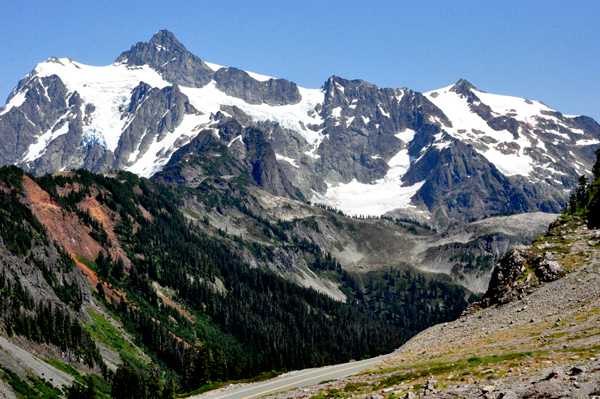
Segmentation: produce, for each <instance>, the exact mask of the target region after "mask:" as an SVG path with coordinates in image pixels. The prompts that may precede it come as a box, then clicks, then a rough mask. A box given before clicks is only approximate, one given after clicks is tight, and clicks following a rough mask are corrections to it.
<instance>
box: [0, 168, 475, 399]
mask: <svg viewBox="0 0 600 399" xmlns="http://www.w3.org/2000/svg"><path fill="white" fill-rule="evenodd" d="M213 183H214V182H213ZM229 184H235V183H229ZM0 189H1V190H0V201H1V204H2V206H1V207H0V217H1V220H0V222H1V227H2V228H1V232H2V233H1V234H2V264H1V268H2V270H1V273H2V274H1V275H0V286H1V288H2V308H1V322H2V328H3V331H4V333H6V334H7V335H9V336H11V335H13V336H18V337H24V338H27V339H29V340H31V341H35V342H38V343H43V344H47V345H53V346H56V347H59V348H61V349H62V350H63V351H68V352H69V353H73V356H71V358H72V359H71V360H72V362H71V363H70V364H71V365H72V366H73V367H75V368H78V369H79V370H80V371H81V373H82V374H85V373H91V374H94V373H96V374H102V375H103V376H104V378H105V380H106V381H105V382H102V381H100V382H93V380H91V379H83V378H81V377H80V378H79V379H80V380H81V381H83V382H84V383H85V384H87V385H89V384H92V385H95V386H96V387H105V389H104V393H100V390H98V388H96V390H97V391H98V393H99V394H102V395H105V394H109V392H110V390H109V389H107V388H106V386H107V384H109V383H110V384H112V385H113V388H117V387H119V386H121V385H122V384H124V383H125V382H124V381H123V380H122V379H121V378H125V377H124V376H128V377H127V378H131V379H133V380H135V381H137V383H138V384H141V385H140V387H141V386H144V387H145V388H143V389H142V388H140V391H144V392H147V393H148V395H149V397H152V396H151V392H153V391H152V390H155V391H156V390H158V391H160V390H163V391H164V392H165V394H170V392H172V391H173V389H175V390H179V391H183V392H190V391H193V390H195V389H197V388H199V387H201V386H203V385H205V384H207V383H209V382H215V381H225V380H235V379H241V378H250V377H254V376H257V375H259V374H261V373H263V372H270V371H272V370H275V371H283V370H291V369H300V368H306V367H315V366H321V365H325V364H332V363H339V362H344V361H348V360H350V359H359V358H363V357H369V356H374V355H378V354H381V353H386V352H390V351H392V350H393V349H395V348H397V347H398V346H399V345H400V344H402V343H403V342H405V341H406V340H407V339H408V338H410V337H411V336H413V335H414V334H415V333H417V332H418V331H420V330H422V329H424V328H426V327H428V326H430V325H433V324H435V323H439V322H442V321H446V320H451V319H453V318H455V317H457V316H458V315H459V314H460V312H462V310H463V309H464V308H465V307H466V305H467V302H466V298H467V297H468V295H467V293H466V292H465V291H464V290H463V289H461V288H458V287H456V286H453V285H450V284H448V283H444V282H440V281H436V280H432V279H431V278H429V277H427V276H424V275H421V274H418V273H416V272H414V271H411V270H409V269H390V270H388V271H377V272H372V273H367V274H365V273H363V274H353V273H349V272H347V271H345V270H343V269H342V268H341V267H340V264H339V262H337V260H336V259H335V258H334V257H332V256H331V255H330V254H329V253H327V252H323V251H322V250H321V249H320V248H319V247H318V246H316V245H314V244H312V243H310V242H309V241H307V240H302V239H299V238H298V237H297V236H295V235H294V234H291V233H290V232H291V231H292V227H293V225H294V223H300V221H299V220H296V221H294V222H287V223H286V222H281V223H274V222H270V221H268V220H267V219H265V218H263V217H261V216H260V215H255V214H254V213H253V211H252V210H250V207H252V206H253V205H252V204H251V203H249V202H247V201H248V200H247V197H246V196H245V194H244V193H243V192H242V194H239V195H238V196H237V198H236V195H230V196H224V197H221V199H220V200H219V204H217V203H215V204H210V201H211V198H212V201H216V199H215V197H214V195H216V194H215V192H214V190H213V191H211V190H212V189H211V188H210V187H209V186H200V187H197V188H189V187H176V186H175V187H170V186H165V185H161V184H158V183H153V182H151V181H149V180H147V179H143V178H139V177H138V176H136V175H134V174H131V173H127V172H118V173H116V174H114V175H112V176H111V177H108V176H104V175H98V174H93V173H90V172H87V171H85V170H78V171H75V172H66V173H58V174H55V175H46V176H42V177H33V176H31V175H27V174H25V173H24V172H23V171H22V170H20V169H18V168H16V167H3V168H2V169H1V170H0ZM232 192H235V191H232ZM238 192H241V191H238ZM190 198H194V199H195V200H196V201H201V202H202V201H204V203H205V206H206V207H208V208H211V209H212V208H215V207H217V208H218V207H219V206H220V205H223V204H222V203H223V202H227V204H228V205H229V206H230V207H235V208H237V209H238V210H239V211H240V212H245V213H246V214H249V215H252V217H253V220H254V223H255V224H257V225H262V226H263V231H262V234H265V235H266V236H270V237H271V238H270V239H271V240H276V241H277V242H278V245H279V246H280V247H285V248H287V249H288V250H293V251H296V252H297V253H300V254H302V256H303V259H305V261H306V262H307V264H308V267H309V269H310V271H312V272H313V273H315V274H316V275H319V276H323V277H324V278H325V277H326V278H327V279H329V280H332V281H335V282H337V284H338V285H339V289H340V290H341V291H342V292H343V293H344V295H345V296H346V301H345V302H343V301H339V300H334V299H333V298H331V297H330V296H327V295H325V294H323V293H319V292H317V291H315V290H314V289H312V288H306V287H301V286H299V285H298V284H296V283H294V282H292V281H290V280H289V279H286V278H284V277H283V276H282V275H281V274H279V273H275V272H274V271H273V270H270V269H269V268H268V267H264V266H261V265H263V263H261V262H260V259H264V260H265V262H267V261H268V258H269V257H272V256H276V252H277V251H276V248H275V246H274V245H272V244H270V243H269V242H268V241H265V242H264V243H261V242H259V241H258V240H255V239H252V240H246V239H244V238H243V237H242V236H241V235H233V234H232V235H230V234H228V233H227V232H226V231H222V230H221V229H216V228H214V227H213V226H211V225H210V224H209V223H208V222H207V221H206V220H204V219H201V220H200V221H196V220H195V219H193V218H190V217H186V216H185V215H184V213H183V212H182V208H183V206H184V204H186V203H187V202H189V201H190ZM417 228H419V227H418V226H417ZM245 253H250V254H252V257H251V258H248V257H244V255H243V254H245ZM249 259H258V260H259V262H254V263H249ZM11 262H12V263H11ZM19 262H20V263H19ZM16 263H19V264H25V265H27V267H29V269H30V271H29V272H28V273H22V272H19V271H16V270H15V268H14V267H13V266H14V264H16ZM265 264H266V263H265ZM82 271H83V272H84V273H85V276H86V277H84V273H82ZM23 278H28V279H29V281H22V279H23ZM36 279H37V280H40V281H41V280H43V282H44V283H45V284H43V290H45V291H44V292H45V293H42V290H40V288H39V287H40V284H35V282H37V280H36ZM34 280H35V281H34ZM49 293H50V294H49ZM98 305H100V308H102V309H105V310H106V312H107V315H110V317H108V316H106V317H104V316H102V315H101V314H99V313H97V310H92V307H93V306H98ZM94 309H96V308H94ZM109 319H111V320H114V321H117V322H119V321H120V323H122V325H123V326H124V328H125V329H126V331H127V332H128V333H129V334H131V336H132V337H133V343H135V344H136V345H137V346H138V347H139V348H141V349H142V350H143V351H144V352H145V353H146V354H147V355H148V356H149V358H148V357H145V356H144V355H142V354H141V353H140V352H137V351H136V350H135V348H134V347H133V346H131V344H129V343H128V342H126V341H125V340H123V338H121V337H120V336H119V335H120V334H119V331H118V330H117V329H115V328H114V327H112V328H111V326H110V325H108V324H109V323H107V320H109ZM105 324H107V325H106V326H105ZM99 347H100V348H108V349H110V350H113V351H114V352H116V353H118V354H119V355H120V358H121V360H120V362H121V363H122V364H121V365H120V366H119V367H120V371H119V372H118V373H117V374H114V370H115V368H116V367H117V364H116V363H118V362H112V363H111V362H108V363H106V362H104V361H102V356H101V354H100V351H99V349H98V348H99ZM102 353H104V351H102ZM105 359H106V358H105ZM48 360H49V361H50V360H52V359H48ZM78 364H81V366H78ZM111 369H112V370H113V371H111ZM91 374H90V375H91ZM133 380H132V381H133ZM120 384H121V385H120ZM127 384H128V383H127ZM127 384H126V385H127ZM77 389H79V388H74V391H73V392H75V391H76V390H77ZM82 389H83V388H82Z"/></svg>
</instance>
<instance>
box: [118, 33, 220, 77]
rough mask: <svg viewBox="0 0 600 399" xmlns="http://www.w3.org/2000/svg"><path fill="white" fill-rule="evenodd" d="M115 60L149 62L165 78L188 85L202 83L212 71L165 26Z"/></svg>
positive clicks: (132, 63)
mask: <svg viewBox="0 0 600 399" xmlns="http://www.w3.org/2000/svg"><path fill="white" fill-rule="evenodd" d="M115 62H116V63H125V64H127V65H129V66H132V67H134V66H142V65H149V66H150V67H151V68H152V69H154V70H156V71H158V73H160V74H161V76H162V77H163V78H164V79H165V80H166V81H167V82H169V83H172V84H177V85H181V86H188V87H204V86H205V85H206V84H208V82H210V81H211V80H212V78H213V75H214V71H213V70H212V69H210V67H209V66H208V65H206V63H204V61H202V60H201V59H200V58H198V57H196V56H195V55H193V54H192V53H190V52H189V51H188V50H187V49H186V48H185V47H184V46H183V44H181V43H180V42H179V40H177V39H176V38H175V36H174V35H173V34H172V33H171V32H169V31H167V30H161V31H158V32H156V33H155V34H154V36H152V39H150V41H149V42H143V43H142V42H140V43H137V44H136V45H134V46H133V47H131V50H128V51H125V52H124V53H123V54H121V55H120V56H119V57H118V58H117V59H116V61H115Z"/></svg>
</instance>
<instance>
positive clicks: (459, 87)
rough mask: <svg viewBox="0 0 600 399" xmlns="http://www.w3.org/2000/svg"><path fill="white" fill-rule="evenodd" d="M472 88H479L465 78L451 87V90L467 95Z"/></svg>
mask: <svg viewBox="0 0 600 399" xmlns="http://www.w3.org/2000/svg"><path fill="white" fill-rule="evenodd" d="M471 90H477V89H476V88H475V86H473V85H472V84H471V83H469V82H468V81H466V80H465V79H460V80H459V81H458V82H456V83H455V84H454V86H452V88H451V89H450V91H453V92H455V93H458V94H464V95H466V94H467V93H468V92H470V91H471Z"/></svg>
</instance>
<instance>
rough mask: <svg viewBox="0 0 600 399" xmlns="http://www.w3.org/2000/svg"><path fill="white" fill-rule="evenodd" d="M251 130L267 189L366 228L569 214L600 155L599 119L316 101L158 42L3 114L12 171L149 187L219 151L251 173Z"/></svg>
mask: <svg viewBox="0 0 600 399" xmlns="http://www.w3.org/2000/svg"><path fill="white" fill-rule="evenodd" d="M233 120H235V122H236V123H237V127H236V128H235V129H232V128H231V126H232V125H231V122H232V121H233ZM249 127H256V128H258V129H260V130H261V131H262V132H264V145H265V146H268V147H270V149H269V151H267V152H264V151H263V152H262V154H274V159H275V160H276V163H277V164H278V165H277V167H273V166H270V169H269V173H268V175H269V176H270V177H269V179H267V180H268V181H269V182H272V181H275V180H277V181H278V183H277V184H279V186H281V187H283V186H285V187H288V186H287V185H288V183H286V182H291V184H293V185H294V186H295V187H297V188H298V189H299V190H300V192H301V193H302V195H303V196H304V198H305V199H308V200H311V201H313V202H319V203H323V204H326V205H330V206H334V207H336V208H338V209H341V210H343V211H344V212H346V213H349V214H353V215H361V214H362V215H382V214H386V213H388V214H398V213H400V214H402V216H403V217H411V218H416V219H419V218H421V219H423V218H425V219H426V218H431V217H434V219H435V220H437V221H438V223H442V224H443V223H445V222H444V221H447V219H448V218H453V219H457V220H469V219H474V218H481V217H484V216H489V215H493V214H508V213H513V212H531V211H539V210H541V211H545V212H556V211H558V210H560V208H561V207H562V205H563V204H564V201H565V199H566V198H567V196H568V193H569V192H570V190H571V189H572V187H573V186H574V185H575V184H576V181H577V178H578V176H579V175H580V174H589V173H590V171H591V166H592V164H593V162H594V160H595V156H594V150H595V149H596V148H598V144H600V140H599V139H600V125H598V123H596V122H595V121H594V120H593V119H591V118H588V117H583V116H577V117H572V116H564V115H562V114H560V113H559V112H557V111H555V110H553V109H551V108H549V107H547V106H546V105H544V104H543V103H541V102H536V101H529V100H526V99H522V98H514V97H507V96H499V95H493V94H488V93H485V92H483V91H480V90H477V89H475V88H474V87H473V86H472V85H471V84H469V83H468V82H466V81H464V80H460V81H459V82H458V83H456V84H455V85H452V86H449V87H446V88H443V89H440V90H436V91H432V92H429V93H425V94H421V93H418V92H415V91H412V90H410V89H406V88H403V89H380V88H377V87H376V86H375V85H372V84H370V83H367V82H364V81H361V80H355V81H348V80H344V79H341V78H339V77H335V76H333V77H331V78H329V79H328V80H327V81H326V82H325V84H324V85H323V87H321V88H320V89H305V88H301V87H298V86H297V85H296V84H294V83H292V82H290V81H287V80H285V79H275V78H271V77H267V76H263V75H258V74H255V73H250V72H245V71H242V70H239V69H236V68H225V67H221V66H218V65H215V64H211V63H207V62H204V61H202V60H201V59H199V58H198V57H196V56H195V55H193V54H191V53H190V52H189V51H187V50H186V49H185V47H184V46H183V45H182V44H181V43H180V42H179V41H177V39H176V38H175V37H174V36H173V35H172V34H171V33H170V32H168V31H159V32H157V33H156V34H155V35H154V36H153V37H152V39H151V40H150V41H149V42H145V43H138V44H136V45H134V46H133V47H132V48H131V49H130V50H129V51H126V52H124V53H123V54H121V55H120V56H119V57H118V58H117V59H116V61H115V63H113V64H112V65H109V66H105V67H93V66H87V65H83V64H80V63H78V62H76V61H73V60H71V59H68V58H64V59H57V58H50V59H49V60H47V61H45V62H43V63H41V64H39V65H38V66H37V67H36V68H35V69H34V70H33V71H32V72H31V73H30V74H28V75H27V76H26V77H25V78H23V79H22V80H21V81H20V82H19V84H18V86H17V87H16V88H15V89H14V90H13V92H12V93H11V95H10V96H9V98H8V101H7V104H6V106H5V107H3V108H2V109H0V162H1V163H2V164H17V165H19V166H22V167H24V168H26V169H28V170H30V171H32V172H33V173H36V174H42V173H47V172H53V171H57V170H65V169H73V168H79V167H85V168H87V169H89V170H92V171H96V172H102V171H106V170H109V169H114V168H117V169H124V170H129V171H132V172H135V173H137V174H139V175H142V176H146V177H149V176H152V175H153V174H155V173H156V172H157V171H159V170H161V169H163V168H164V167H165V165H167V164H168V162H169V161H170V159H171V158H172V156H173V154H174V153H175V152H176V151H180V154H179V156H178V157H177V159H182V154H181V153H185V152H186V151H192V150H193V149H194V148H199V147H198V146H197V145H193V141H194V140H195V139H198V138H201V137H202V136H205V135H212V136H213V137H216V138H217V139H218V140H220V141H221V142H223V143H224V144H226V146H227V148H228V151H230V152H231V154H233V155H234V156H236V157H238V158H244V159H246V158H247V156H248V155H249V154H248V151H254V150H255V149H256V148H262V147H260V146H257V145H252V146H250V147H249V145H248V143H247V142H246V141H248V140H246V135H247V134H249V133H248V132H250V131H251V130H252V129H250V130H249V129H245V128H249ZM253 134H255V133H253ZM253 137H255V136H253ZM255 138H256V137H255ZM255 138H252V139H251V140H250V141H252V140H254V141H253V142H254V143H256V140H255ZM259 139H260V138H259ZM260 140H262V139H260ZM260 140H259V141H260ZM261 145H262V144H261ZM250 155H251V154H250ZM256 162H258V161H256ZM256 162H255V164H256ZM255 164H253V165H255ZM263 166H264V165H263ZM263 172H264V170H263ZM198 173H201V172H198ZM261 173H262V172H261ZM274 174H282V175H283V176H281V178H280V179H274V177H273V175H274ZM263 175H264V173H263ZM263 177H264V176H263ZM282 185H283V186H282ZM261 186H262V187H263V188H264V189H266V190H267V191H269V190H270V188H272V187H271V185H270V183H268V182H266V181H265V180H264V179H263V183H262V184H261ZM271 192H277V193H278V194H282V193H283V195H291V194H289V193H291V192H292V191H290V190H289V189H287V188H286V189H285V190H283V191H281V190H276V189H274V188H273V189H272V190H271ZM285 193H287V194H285Z"/></svg>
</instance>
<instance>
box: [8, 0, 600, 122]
mask: <svg viewBox="0 0 600 399" xmlns="http://www.w3.org/2000/svg"><path fill="white" fill-rule="evenodd" d="M160 29H168V30H170V31H172V32H173V33H174V34H175V36H176V37H177V38H178V39H179V40H180V41H181V42H182V43H183V44H184V45H185V46H186V47H187V48H188V50H190V51H191V52H192V53H194V54H196V55H197V56H199V57H200V58H201V59H203V60H205V61H209V62H214V63H217V64H221V65H225V66H235V67H238V68H240V69H245V70H249V71H253V72H257V73H262V74H266V75H271V76H276V77H281V78H286V79H289V80H291V81H293V82H295V83H297V84H298V85H300V86H304V87H310V88H317V87H320V86H321V85H322V84H323V82H325V80H326V79H327V78H328V77H329V76H331V75H337V76H341V77H343V78H346V79H363V80H366V81H369V82H372V83H374V84H376V85H377V86H379V87H393V88H399V87H408V88H411V89H413V90H417V91H421V92H424V91H429V90H433V89H438V88H441V87H444V86H447V85H450V84H453V83H454V82H456V81H457V80H458V79H459V78H465V79H467V80H468V81H470V82H471V83H472V84H473V85H475V86H476V87H477V88H479V89H481V90H485V91H488V92H491V93H497V94H507V95H514V96H518V97H525V98H529V99H532V100H541V101H543V102H544V103H546V104H547V105H549V106H550V107H552V108H554V109H556V110H558V111H560V112H562V113H564V114H584V115H588V116H592V117H593V118H594V119H596V120H597V121H600V103H599V100H600V1H591V0H589V1H548V0H545V1H526V0H520V1H449V0H448V1H426V0H423V1H414V0H413V1H378V2H377V1H375V2H367V1H351V0H346V1H326V0H321V1H300V0H298V1H281V0H279V1H260V0H256V1H253V2H250V1H244V2H242V1H210V2H209V1H176V0H174V1H164V0H163V1H154V0H149V1H127V0H120V1H59V0H56V1H43V0H38V1H30V0H21V1H15V0H5V1H3V2H2V7H1V14H0V32H1V33H0V70H1V71H2V75H1V78H0V103H1V104H4V101H5V99H6V97H7V96H8V94H9V92H10V91H11V90H12V89H13V88H14V87H15V86H16V84H17V82H18V80H19V79H20V78H22V77H23V76H24V75H26V74H27V73H28V72H29V71H31V69H33V68H34V67H35V65H36V64H37V63H39V62H42V61H44V60H45V59H47V58H49V57H51V56H57V57H71V58H73V59H75V60H76V61H78V62H81V63H84V64H89V65H108V64H110V63H112V62H113V61H114V60H115V59H116V58H117V56H118V55H119V54H120V53H121V52H123V51H125V50H127V49H129V48H130V47H131V46H132V45H133V44H135V43H136V42H139V41H147V40H149V39H150V38H151V37H152V35H153V34H154V33H155V32H156V31H157V30H160Z"/></svg>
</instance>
